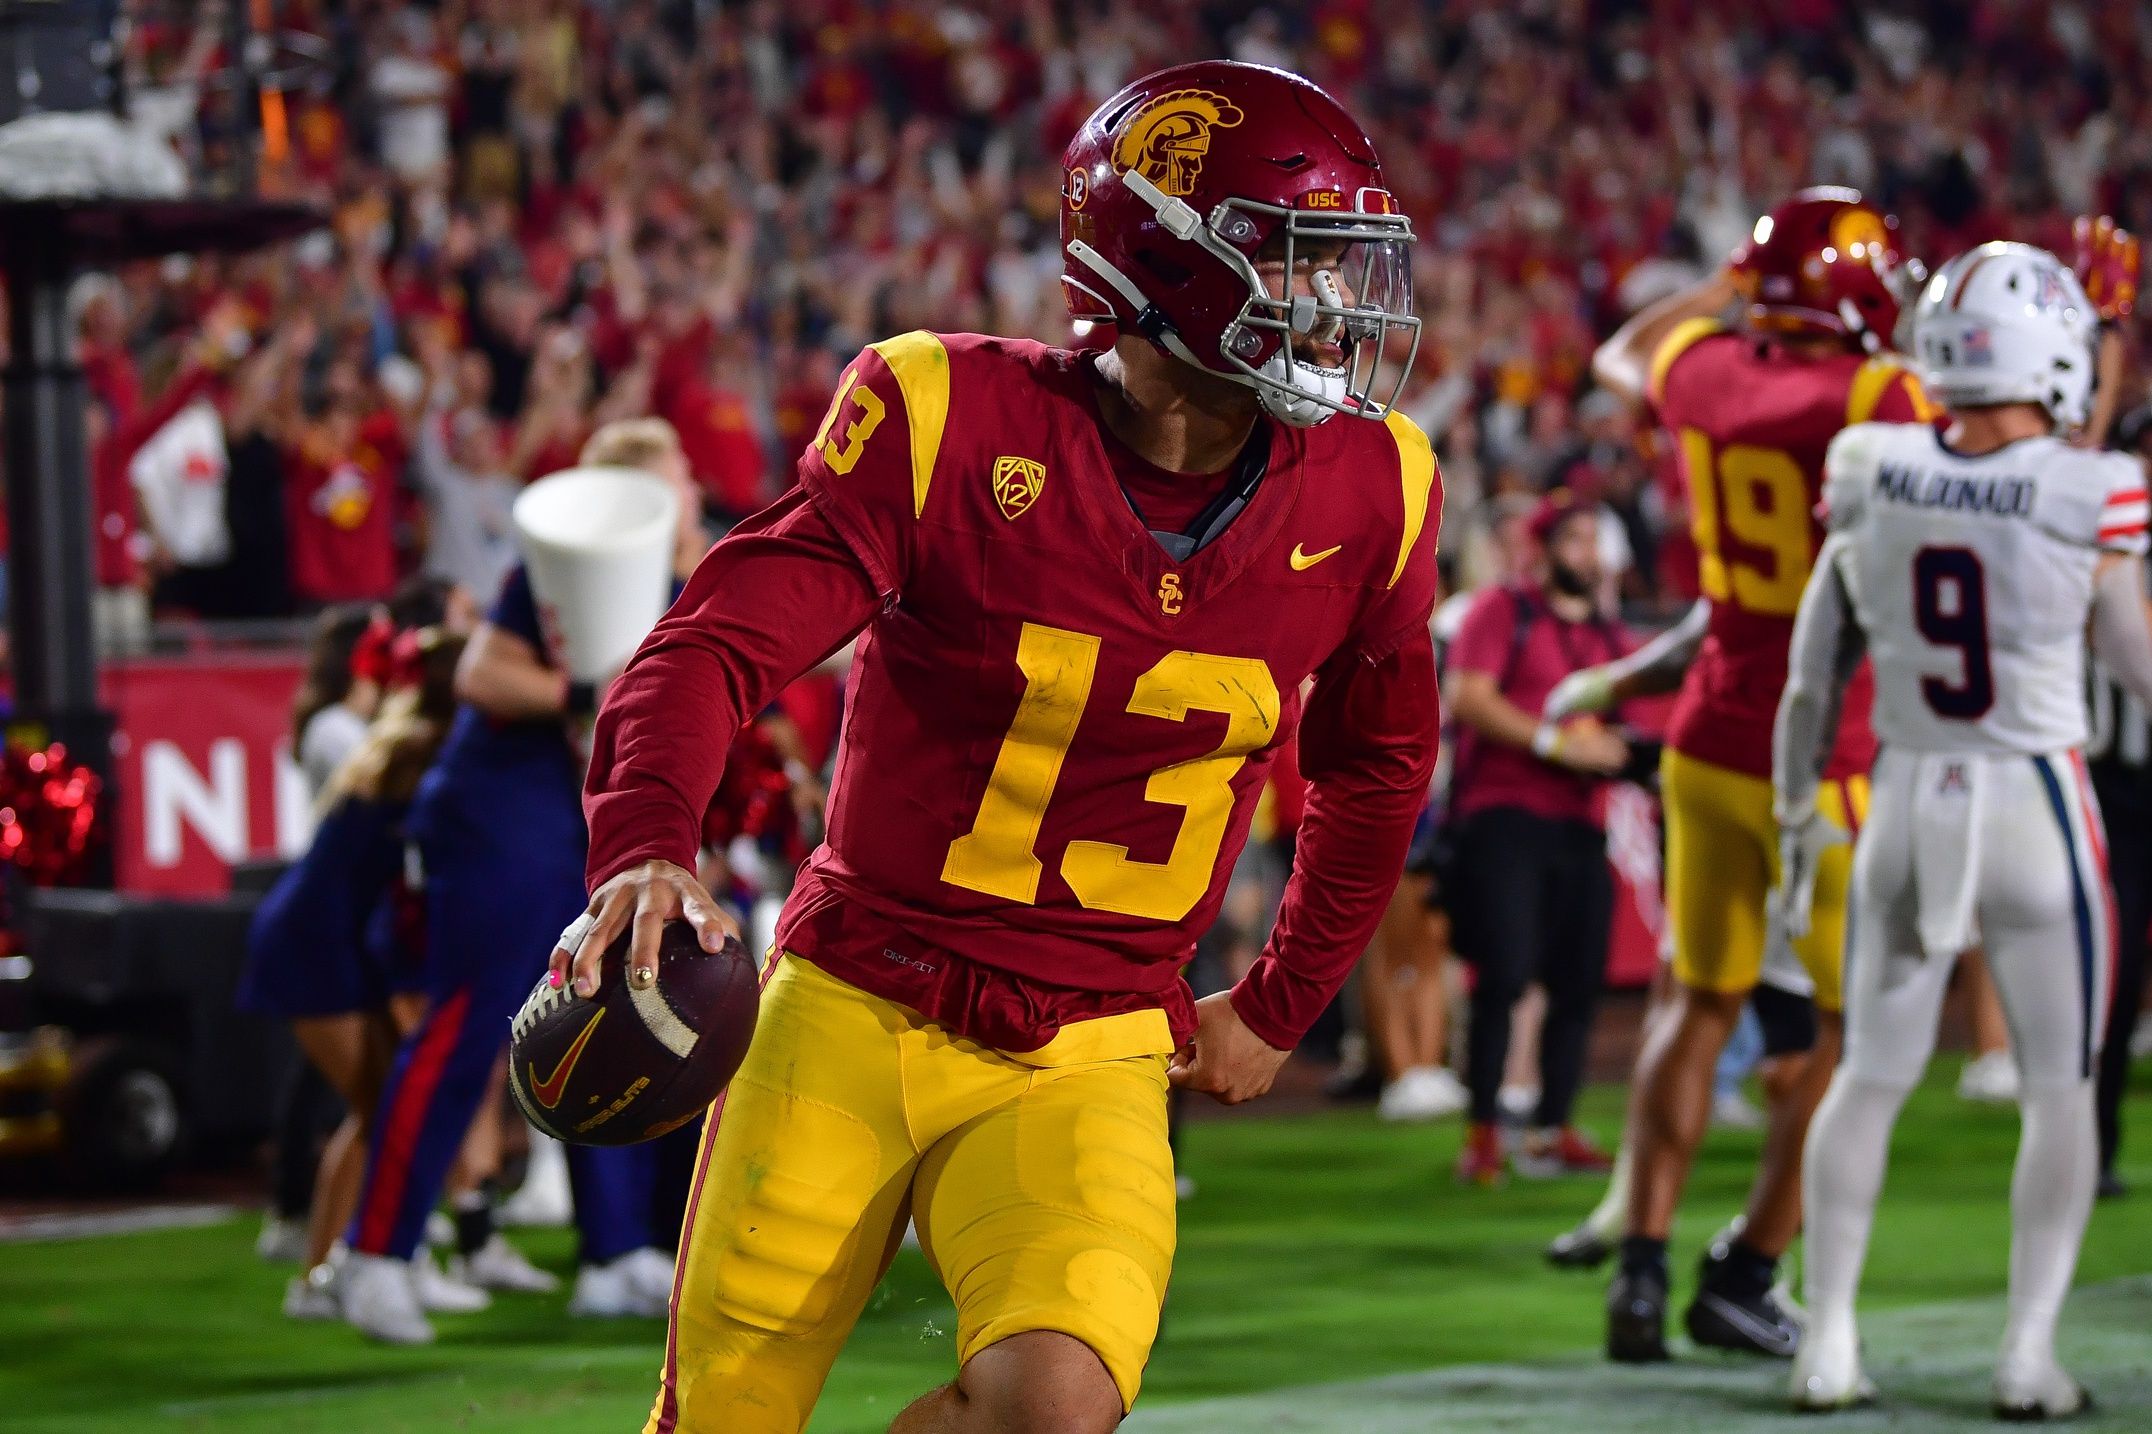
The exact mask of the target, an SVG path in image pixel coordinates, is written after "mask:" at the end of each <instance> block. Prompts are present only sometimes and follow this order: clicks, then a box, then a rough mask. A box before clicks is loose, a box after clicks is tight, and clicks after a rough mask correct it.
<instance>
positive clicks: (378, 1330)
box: [336, 1255, 433, 1344]
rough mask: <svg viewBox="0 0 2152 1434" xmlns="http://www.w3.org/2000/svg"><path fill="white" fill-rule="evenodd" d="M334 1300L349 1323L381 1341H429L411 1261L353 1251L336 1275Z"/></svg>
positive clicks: (430, 1328)
mask: <svg viewBox="0 0 2152 1434" xmlns="http://www.w3.org/2000/svg"><path fill="white" fill-rule="evenodd" d="M336 1302H337V1305H338V1307H339V1308H340V1309H341V1311H342V1313H343V1316H344V1323H346V1324H348V1325H350V1326H351V1327H352V1328H353V1329H355V1330H357V1331H358V1332H359V1333H360V1334H363V1335H365V1336H366V1337H367V1338H368V1339H378V1340H380V1341H381V1342H382V1343H383V1344H431V1343H433V1326H432V1325H431V1324H428V1323H427V1322H426V1312H425V1311H424V1310H423V1309H421V1308H420V1307H419V1302H418V1290H417V1289H416V1288H415V1286H414V1285H413V1276H412V1272H411V1265H410V1263H409V1262H408V1261H406V1260H397V1259H391V1258H390V1257H389V1256H387V1255H353V1256H352V1257H351V1258H350V1259H348V1260H346V1261H345V1262H344V1266H343V1268H342V1269H341V1270H340V1271H338V1273H337V1278H336Z"/></svg>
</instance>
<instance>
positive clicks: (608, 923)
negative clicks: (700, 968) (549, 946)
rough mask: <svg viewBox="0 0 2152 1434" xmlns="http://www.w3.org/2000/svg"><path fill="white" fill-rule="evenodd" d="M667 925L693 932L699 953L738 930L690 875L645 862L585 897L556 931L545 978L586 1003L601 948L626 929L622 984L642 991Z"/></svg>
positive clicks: (652, 976)
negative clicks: (680, 924) (566, 984)
mask: <svg viewBox="0 0 2152 1434" xmlns="http://www.w3.org/2000/svg"><path fill="white" fill-rule="evenodd" d="M673 920H680V921H685V922H687V924H688V925H690V926H692V927H694V928H695V939H696V940H697V941H699V942H700V943H701V944H702V949H703V950H705V951H711V952H715V951H717V950H719V949H720V948H721V947H723V946H724V944H725V938H726V937H727V936H738V935H739V934H740V928H739V925H738V924H737V923H736V922H734V921H733V919H732V918H731V917H730V916H728V915H726V914H725V911H724V908H723V907H721V906H719V905H718V904H717V900H716V898H714V897H712V896H711V895H710V893H709V892H707V891H705V890H704V889H703V885H702V883H701V882H700V881H697V880H696V879H695V873H693V872H691V871H687V870H685V869H683V868H681V867H677V866H674V865H673V864H672V863H671V862H669V861H646V862H644V863H643V864H642V865H641V866H637V867H631V868H629V869H628V870H626V871H624V872H621V873H620V874H619V875H618V876H616V877H614V878H613V879H612V880H611V881H608V882H607V883H605V885H603V886H601V887H599V888H598V889H597V890H596V891H594V892H592V893H591V895H590V906H589V907H588V908H587V909H586V910H585V911H584V912H583V914H582V915H581V916H578V917H577V918H575V920H574V921H572V922H570V923H569V924H568V929H567V930H566V931H563V932H561V934H560V944H559V945H557V946H555V947H554V948H553V959H552V960H551V962H549V963H548V965H547V970H548V972H549V977H548V979H550V980H551V981H552V983H553V984H554V985H555V986H558V985H560V984H561V983H562V982H563V981H570V980H572V981H573V982H574V983H575V994H576V995H578V996H582V997H585V998H588V997H589V996H591V995H592V994H594V993H595V992H596V991H597V989H598V963H599V961H600V960H601V959H602V958H603V957H604V955H605V948H606V947H608V946H610V945H612V944H613V938H614V937H616V936H618V935H619V934H620V933H621V932H622V931H623V930H626V929H627V928H628V927H629V926H630V925H631V924H632V925H633V927H634V931H635V937H634V941H633V944H631V945H630V946H629V947H628V984H629V985H630V986H633V987H634V988H635V989H637V990H639V991H640V990H646V989H648V988H649V986H650V984H651V983H652V982H654V981H656V980H657V978H658V938H659V937H660V936H661V935H662V934H663V932H664V930H665V923H666V922H668V921H673Z"/></svg>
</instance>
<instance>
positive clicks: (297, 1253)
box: [254, 1211, 306, 1265]
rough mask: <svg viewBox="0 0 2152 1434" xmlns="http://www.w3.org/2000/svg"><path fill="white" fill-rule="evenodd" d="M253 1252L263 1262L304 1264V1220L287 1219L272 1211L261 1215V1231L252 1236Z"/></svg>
mask: <svg viewBox="0 0 2152 1434" xmlns="http://www.w3.org/2000/svg"><path fill="white" fill-rule="evenodd" d="M254 1254H255V1257H256V1258H257V1259H259V1260H261V1261H263V1262H264V1263H265V1264H271V1265H303V1264H305V1263H306V1221H304V1220H287V1219H285V1218H284V1217H283V1216H282V1215H279V1214H276V1213H275V1212H274V1211H272V1212H270V1213H269V1214H267V1215H264V1216H262V1232H261V1233H260V1234H259V1235H256V1236H255V1237H254Z"/></svg>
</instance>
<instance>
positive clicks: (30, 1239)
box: [0, 1205, 239, 1245]
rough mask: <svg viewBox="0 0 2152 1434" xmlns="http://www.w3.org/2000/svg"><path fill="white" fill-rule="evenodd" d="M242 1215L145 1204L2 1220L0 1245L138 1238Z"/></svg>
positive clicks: (234, 1210) (233, 1209) (224, 1209)
mask: <svg viewBox="0 0 2152 1434" xmlns="http://www.w3.org/2000/svg"><path fill="white" fill-rule="evenodd" d="M238 1213H239V1207H238V1206H237V1205H145V1206H142V1207H140V1208H138V1209H134V1210H101V1211H95V1212H92V1213H90V1214H86V1215H21V1216H16V1217H14V1218H6V1217H0V1245H28V1244H33V1243H43V1242H46V1241H51V1240H87V1239H91V1238H93V1237H95V1236H98V1235H138V1234H141V1233H142V1232H143V1231H145V1230H186V1229H192V1228H194V1227H196V1226H199V1225H216V1224H221V1223H222V1222H224V1221H226V1220H229V1219H230V1218H232V1216H234V1215H236V1214H238Z"/></svg>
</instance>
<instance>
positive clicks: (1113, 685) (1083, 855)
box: [778, 333, 1441, 1025]
mask: <svg viewBox="0 0 2152 1434" xmlns="http://www.w3.org/2000/svg"><path fill="white" fill-rule="evenodd" d="M1093 357H1094V356H1093V355H1089V354H1083V353H1077V352H1072V351H1068V350H1060V349H1051V348H1046V347H1044V346H1041V345H1039V344H1036V343H1029V342H1021V341H1013V340H1002V339H991V338H982V337H978V336H975V335H950V336H937V335H934V334H929V333H911V334H905V335H902V336H900V337H898V338H895V339H891V340H888V341H886V342H883V343H880V344H876V345H874V346H873V347H872V348H871V349H869V350H868V351H867V352H865V353H863V354H862V355H861V356H860V357H859V358H858V360H856V361H855V362H854V363H853V364H852V366H851V367H850V368H849V369H848V370H847V371H846V372H845V374H844V376H843V378H842V380H841V382H840V385H839V388H838V391H837V396H836V398H835V399H834V401H833V402H832V404H831V407H830V409H829V412H828V416H827V417H826V418H825V419H824V421H823V424H822V428H821V431H820V433H819V434H817V436H816V438H815V441H814V443H813V444H812V445H811V446H810V448H809V450H808V453H807V455H806V457H805V458H804V459H803V461H802V462H801V464H800V478H801V482H802V484H803V485H804V486H805V488H806V490H807V492H808V494H809V495H810V497H811V498H812V500H813V502H814V504H815V506H816V507H817V509H819V510H820V511H821V512H822V513H824V514H825V515H826V516H827V518H828V520H829V523H830V525H831V527H833V528H834V529H835V530H836V531H837V532H838V533H839V534H840V535H841V536H842V538H843V539H844V541H845V543H846V544H847V546H849V547H850V548H851V549H852V550H853V552H854V553H855V554H856V556H857V558H858V560H859V562H860V564H861V566H862V567H863V568H864V569H865V571H866V572H867V574H868V576H869V578H870V579H871V581H872V582H873V584H874V586H875V587H876V588H877V589H878V590H879V591H880V592H881V593H882V594H883V595H884V598H885V601H886V602H887V603H888V604H889V606H888V607H887V608H886V609H885V610H884V612H883V614H882V615H881V616H880V617H879V618H878V619H877V620H876V621H875V622H874V623H872V624H871V625H870V626H869V628H868V630H867V634H866V635H865V636H863V637H862V639H861V641H860V646H859V650H858V657H857V661H856V662H855V665H854V667H853V678H852V681H853V689H852V693H851V705H850V710H849V712H848V715H847V718H846V721H847V727H846V731H845V739H844V744H843V746H842V748H841V750H840V755H839V757H838V765H837V768H836V773H835V777H834V781H833V785H832V789H831V795H830V806H829V828H828V836H827V839H826V843H825V845H824V846H823V848H822V849H821V850H820V851H818V852H817V853H816V854H815V856H814V858H813V859H812V860H811V861H810V862H809V863H808V865H807V867H806V869H805V871H804V872H803V874H802V878H801V881H800V884H799V886H798V888H797V889H796V890H795V891H794V893H793V897H792V900H791V902H790V903H789V904H788V906H787V908H786V913H785V916H784V918H783V922H782V924H781V926H780V929H779V933H778V936H779V940H780V942H783V943H785V944H787V945H791V946H793V949H796V950H800V951H804V952H807V953H809V954H811V955H813V956H814V958H815V959H816V960H817V962H818V963H820V964H823V965H825V966H827V967H829V969H831V970H832V971H833V972H834V973H835V974H837V975H839V976H845V977H847V979H855V980H856V982H857V983H858V984H865V985H867V986H868V987H869V988H870V989H876V988H879V987H881V986H882V985H884V984H885V979H883V978H872V977H871V976H870V973H859V972H857V968H856V966H852V965H849V964H847V963H853V962H861V961H864V962H869V963H896V964H897V965H906V964H910V963H922V964H924V963H928V962H931V961H933V960H934V959H935V954H934V953H936V952H937V951H946V952H949V953H952V954H954V955H956V956H958V957H960V958H963V959H964V960H965V961H968V962H971V963H976V964H977V965H980V966H986V967H992V968H998V969H1000V970H1004V971H1009V972H1012V973H1015V974H1017V975H1019V976H1021V977H1023V978H1026V979H1027V980H1032V981H1037V982H1040V983H1044V984H1045V985H1048V986H1056V987H1063V988H1075V989H1078V990H1085V991H1098V992H1107V993H1112V994H1113V995H1114V996H1115V997H1116V998H1122V999H1125V1000H1126V1001H1127V1002H1128V1003H1129V1004H1130V1006H1131V1007H1133V1006H1141V1005H1150V1006H1158V1005H1161V1004H1164V1005H1165V1006H1167V1008H1168V1010H1169V1013H1171V1014H1175V1015H1178V1016H1181V1017H1182V1018H1183V1020H1181V1021H1177V1022H1176V1025H1185V1017H1186V1014H1187V1011H1186V998H1185V987H1182V986H1181V983H1180V981H1179V976H1180V969H1181V967H1182V965H1183V964H1185V962H1186V961H1187V959H1188V957H1189V955H1190V954H1191V952H1192V951H1193V949H1194V946H1195V940H1196V937H1197V935H1198V934H1200V933H1201V932H1202V931H1204V930H1205V929H1206V928H1207V927H1208V926H1209V925H1210V924H1211V921H1212V918H1213V917H1214V916H1215V915H1216V913H1217V910H1218V907H1219V903H1220V901H1221V899H1222V898H1223V895H1224V891H1225V885H1226V879H1227V877H1228V876H1229V875H1230V873H1231V871H1232V868H1233V861H1234V857H1235V856H1236V854H1237V853H1238V852H1239V850H1240V848H1241V845H1242V843H1243V841H1244V840H1245V839H1246V836H1247V832H1248V825H1249V821H1250V818H1251V817H1252V816H1253V814H1254V810H1255V806H1256V801H1257V798H1258V796H1259V795H1260V793H1261V791H1262V788H1263V784H1264V779H1265V778H1266V777H1267V776H1268V774H1269V772H1270V769H1271V765H1272V762H1273V760H1274V759H1275V758H1276V756H1277V753H1278V751H1279V748H1280V747H1281V745H1282V744H1283V743H1284V742H1285V741H1286V739H1287V738H1288V737H1289V736H1290V735H1291V734H1292V732H1293V730H1294V727H1295V725H1296V723H1297V722H1298V721H1299V717H1300V711H1301V684H1302V682H1303V680H1304V679H1306V678H1307V677H1309V676H1310V675H1311V674H1313V673H1314V672H1315V671H1316V670H1317V669H1318V668H1320V667H1323V666H1324V665H1325V664H1328V663H1332V662H1333V661H1338V662H1356V661H1363V660H1378V659H1380V658H1383V657H1386V656H1388V655H1389V654H1390V653H1392V652H1394V651H1395V650H1396V648H1397V647H1398V646H1399V645H1400V644H1401V643H1402V642H1403V641H1404V640H1405V639H1406V638H1407V637H1409V636H1418V637H1419V638H1420V639H1421V640H1423V641H1424V640H1425V634H1426V628H1427V618H1428V612H1429V609H1430V607H1431V605H1432V603H1433V599H1434V591H1435V582H1436V579H1435V563H1434V557H1435V538H1436V530H1437V528H1438V527H1439V525H1440V515H1441V486H1440V481H1439V478H1438V475H1437V472H1436V466H1435V460H1434V455H1433V453H1432V452H1431V451H1430V449H1429V447H1428V443H1427V439H1426V437H1425V436H1424V435H1423V434H1421V432H1420V431H1419V429H1417V428H1415V427H1414V426H1413V425H1412V423H1411V422H1410V421H1409V420H1407V419H1405V418H1403V417H1402V416H1398V415H1392V416H1391V417H1390V418H1389V419H1388V420H1387V421H1385V422H1381V423H1377V422H1371V421H1367V420H1363V419H1358V418H1351V417H1340V418H1335V419H1332V420H1331V421H1329V422H1328V423H1325V424H1322V425H1320V426H1318V427H1315V428H1311V429H1295V428H1290V427H1287V426H1284V425H1282V424H1277V423H1274V422H1272V421H1270V420H1268V419H1265V420H1263V422H1264V425H1265V428H1266V429H1267V437H1268V440H1269V445H1270V448H1269V453H1270V457H1269V466H1268V469H1267V473H1266V476H1265V477H1264V478H1263V480H1262V482H1261V484H1260V486H1259V487H1257V488H1256V490H1255V493H1254V495H1253V497H1252V499H1251V500H1250V501H1249V503H1248V506H1247V507H1246V509H1245V510H1244V511H1242V512H1241V513H1240V515H1239V516H1238V517H1237V518H1235V519H1234V520H1233V521H1232V523H1231V524H1230V525H1229V526H1227V527H1226V529H1225V531H1224V532H1223V533H1222V534H1221V535H1220V536H1218V537H1217V538H1216V539H1215V540H1213V541H1212V542H1211V543H1210V544H1209V545H1208V546H1206V547H1204V548H1203V549H1202V550H1201V551H1199V552H1197V553H1196V554H1194V555H1193V556H1192V557H1190V558H1188V559H1186V560H1181V561H1176V560H1174V559H1172V558H1170V557H1168V556H1167V554H1166V551H1165V549H1164V548H1163V547H1162V546H1161V545H1160V543H1159V542H1158V541H1157V539H1155V538H1154V537H1152V535H1151V534H1150V533H1149V532H1148V531H1147V530H1146V529H1145V526H1144V524H1143V522H1142V520H1141V519H1139V518H1138V517H1137V515H1136V513H1135V511H1134V510H1133V509H1132V508H1131V507H1130V504H1129V501H1128V499H1127V498H1126V497H1125V496H1124V494H1123V492H1122V490H1121V487H1120V485H1119V483H1118V481H1117V479H1116V476H1115V469H1114V463H1113V459H1112V456H1111V455H1109V453H1108V451H1107V448H1106V446H1105V444H1106V439H1105V437H1104V432H1103V430H1102V429H1101V427H1100V418H1099V413H1098V409H1097V407H1096V404H1095V399H1094V396H1093V395H1094V392H1095V386H1096V383H1097V380H1096V377H1095V375H1093V374H1092V373H1091V372H1090V370H1089V365H1090V363H1091V362H1092V359H1093ZM862 917H864V918H865V919H866V921H867V923H869V924H868V925H867V926H866V928H865V929H868V930H893V931H895V932H896V933H897V934H896V939H893V940H887V941H882V942H877V943H875V948H874V949H872V950H864V951H863V950H861V946H862V942H861V941H860V940H859V939H858V937H859V935H860V934H861V931H862V925H861V919H862ZM846 953H849V954H846ZM885 969H886V966H885ZM1176 1008H1177V1009H1176Z"/></svg>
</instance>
